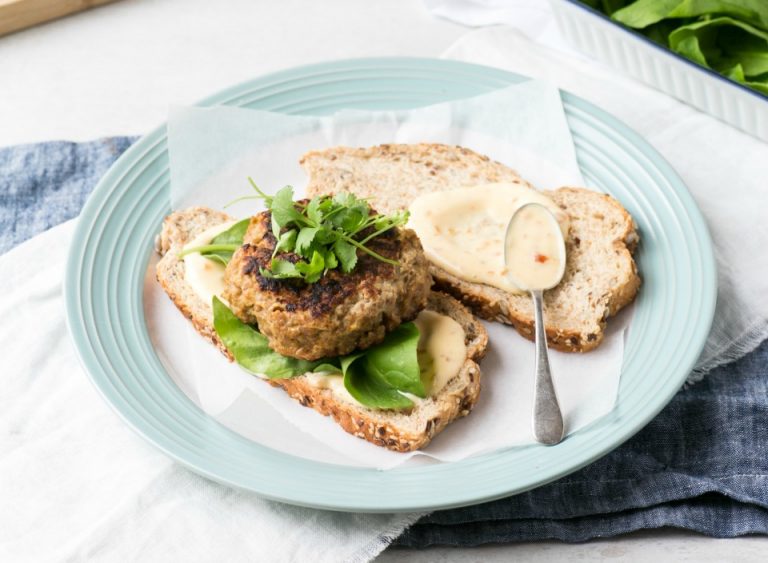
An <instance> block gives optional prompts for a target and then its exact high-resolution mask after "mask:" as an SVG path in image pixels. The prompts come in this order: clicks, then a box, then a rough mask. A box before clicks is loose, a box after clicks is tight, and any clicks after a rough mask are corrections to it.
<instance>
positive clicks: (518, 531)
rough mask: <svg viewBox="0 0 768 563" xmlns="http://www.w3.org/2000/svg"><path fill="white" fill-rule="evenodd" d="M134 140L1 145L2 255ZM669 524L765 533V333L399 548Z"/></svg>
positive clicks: (415, 529)
mask: <svg viewBox="0 0 768 563" xmlns="http://www.w3.org/2000/svg"><path fill="white" fill-rule="evenodd" d="M133 140H134V139H133V138H129V137H117V138H112V139H102V140H98V141H93V142H90V143H65V142H52V143H42V144H37V145H26V146H18V147H8V148H2V149H0V171H2V174H0V253H2V252H4V251H6V250H8V249H9V248H11V247H12V246H14V245H16V244H18V243H19V242H21V241H22V240H24V239H26V238H29V237H31V236H33V235H34V234H36V233H39V232H42V231H43V230H45V229H47V228H49V227H51V226H53V225H55V224H57V223H60V222H62V221H64V220H66V219H68V218H70V217H73V216H75V215H77V213H78V212H79V210H80V207H81V206H82V204H83V202H84V201H85V199H86V197H87V195H88V194H89V193H90V192H91V191H92V189H93V187H94V186H95V185H96V183H97V181H98V179H99V178H100V177H101V175H102V174H103V173H104V172H105V170H106V169H107V168H108V167H109V165H110V164H111V163H112V162H113V161H114V160H115V159H116V158H117V157H118V156H119V155H120V154H121V153H122V152H123V151H124V150H125V149H127V148H128V146H130V144H131V143H132V142H133ZM665 526H672V527H677V528H685V529H689V530H694V531H697V532H701V533H703V534H707V535H711V536H716V537H732V536H738V535H743V534H750V533H751V534H754V533H768V341H766V342H763V344H762V345H761V346H760V347H759V348H758V349H757V350H755V351H754V352H752V353H750V354H748V355H747V356H745V357H744V358H742V359H741V360H738V361H736V362H734V363H731V364H729V365H726V366H722V367H720V368H717V369H716V370H715V371H713V372H712V373H711V374H709V375H708V376H707V378H705V380H704V381H702V382H700V383H698V384H696V385H694V386H692V387H690V388H688V389H684V390H682V391H681V392H680V393H678V394H677V395H676V396H675V398H674V399H673V400H672V402H671V403H670V404H669V405H668V406H667V407H666V408H665V409H664V410H663V411H662V412H661V413H660V414H659V415H658V416H657V417H656V418H655V419H654V420H653V421H652V422H651V423H650V424H649V425H648V426H647V427H646V428H644V429H643V430H642V431H641V432H640V433H638V434H637V435H636V436H635V437H633V438H632V439H631V440H629V441H628V442H627V443H625V444H624V445H623V446H621V447H619V448H618V449H616V450H615V451H613V452H612V453H610V454H609V455H607V456H605V457H604V458H602V459H600V460H599V461H597V462H595V463H593V464H591V465H589V466H588V467H586V468H584V469H582V470H580V471H578V472H576V473H573V474H571V475H568V476H566V477H564V478H562V479H560V480H558V481H556V482H554V483H550V484H549V485H545V486H543V487H539V488H538V489H535V490H533V491H530V492H528V493H523V494H520V495H517V496H514V497H510V498H506V499H502V500H498V501H495V502H491V503H485V504H481V505H476V506H472V507H467V508H459V509H453V510H446V511H441V512H436V513H433V514H431V515H430V516H427V517H424V518H422V519H421V520H420V521H419V522H418V523H417V524H415V525H413V526H412V527H411V528H410V529H409V530H408V531H406V532H405V533H404V534H403V535H402V536H400V537H399V538H398V539H397V540H396V542H395V545H400V546H407V547H426V546H430V545H460V546H472V545H479V544H483V543H489V542H515V541H526V540H537V539H545V538H557V539H560V540H564V541H573V542H575V541H584V540H588V539H591V538H598V537H608V536H614V535H617V534H622V533H626V532H631V531H634V530H639V529H646V528H659V527H665Z"/></svg>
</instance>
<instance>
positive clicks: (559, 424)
mask: <svg viewBox="0 0 768 563" xmlns="http://www.w3.org/2000/svg"><path fill="white" fill-rule="evenodd" d="M504 260H505V264H506V270H507V275H508V276H509V277H510V279H511V280H512V281H513V282H514V284H515V285H516V286H518V287H519V288H521V289H525V290H528V291H530V293H531V297H532V298H533V310H534V317H535V323H536V364H535V371H536V383H535V387H534V395H533V435H534V437H535V438H536V440H537V441H538V442H540V443H542V444H546V445H548V446H549V445H554V444H557V443H559V442H561V441H562V439H563V434H564V430H563V415H562V412H561V411H560V404H559V403H558V401H557V394H556V393H555V386H554V384H553V383H552V374H551V373H550V369H549V354H548V351H547V334H546V331H545V329H544V312H543V301H544V291H545V290H547V289H551V288H553V287H555V286H556V285H557V284H559V283H560V280H561V279H562V278H563V274H564V273H565V241H564V240H563V235H562V232H561V231H560V226H559V225H558V222H557V219H555V217H554V215H552V213H551V212H550V211H549V210H548V209H547V208H546V207H544V206H542V205H539V204H537V203H529V204H527V205H524V206H522V207H521V208H520V209H518V210H517V211H516V212H515V214H514V215H513V216H512V219H511V220H510V221H509V225H508V226H507V233H506V237H505V239H504Z"/></svg>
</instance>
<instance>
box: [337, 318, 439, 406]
mask: <svg viewBox="0 0 768 563" xmlns="http://www.w3.org/2000/svg"><path fill="white" fill-rule="evenodd" d="M418 343H419V329H418V328H416V325H415V324H413V323H405V324H402V325H400V326H399V327H398V328H396V329H395V330H393V331H392V332H390V333H389V334H388V335H387V336H386V338H385V339H384V341H383V342H381V344H377V345H376V346H372V347H371V348H368V349H367V350H365V351H363V352H358V353H356V354H352V355H349V356H345V357H343V358H341V371H342V373H343V374H344V387H346V389H347V391H349V393H350V395H352V396H353V397H354V398H355V399H357V400H358V401H359V402H360V403H362V404H364V405H365V406H368V407H373V408H380V409H394V408H406V407H410V406H412V405H413V401H411V400H410V399H408V397H405V396H404V395H402V393H401V391H402V392H405V393H412V394H414V395H416V396H418V397H425V396H426V391H425V389H424V385H423V383H422V382H421V372H420V370H419V362H418V356H417V346H418Z"/></svg>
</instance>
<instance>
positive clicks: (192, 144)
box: [145, 81, 631, 469]
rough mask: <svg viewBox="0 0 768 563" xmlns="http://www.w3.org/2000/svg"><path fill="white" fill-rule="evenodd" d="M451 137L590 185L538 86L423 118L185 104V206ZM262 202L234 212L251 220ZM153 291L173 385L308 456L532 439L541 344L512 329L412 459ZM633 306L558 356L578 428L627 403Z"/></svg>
mask: <svg viewBox="0 0 768 563" xmlns="http://www.w3.org/2000/svg"><path fill="white" fill-rule="evenodd" d="M392 142H402V143H416V142H440V143H449V144H458V145H462V146H466V147H468V148H471V149H473V150H475V151H478V152H480V153H483V154H487V155H488V156H490V157H491V158H493V159H495V160H499V161H501V162H503V163H505V164H507V165H509V166H511V167H512V168H514V169H516V170H517V171H518V172H519V173H520V174H521V175H522V176H523V177H524V178H526V179H528V180H529V181H531V182H533V183H534V184H535V185H536V186H537V187H538V188H541V189H554V188H557V187H559V186H562V185H583V180H582V178H581V174H580V172H579V169H578V165H577V163H576V158H575V153H574V149H573V142H572V140H571V136H570V131H569V130H568V126H567V123H566V120H565V116H564V113H563V109H562V104H561V101H560V96H559V92H558V91H557V89H555V88H554V87H551V86H549V85H547V84H545V83H541V82H535V81H531V82H526V83H523V84H519V85H515V86H511V87H508V88H504V89H501V90H496V91H494V92H492V93H489V94H485V95H482V96H478V97H475V98H469V99H464V100H458V101H454V102H450V103H443V104H438V105H434V106H429V107H425V108H420V109H416V110H411V111H398V112H363V111H343V112H340V113H337V114H335V115H333V116H329V117H299V116H286V115H282V114H273V113H268V112H262V111H256V110H248V109H239V108H230V107H213V108H177V109H175V110H173V112H172V114H171V118H170V120H169V124H168V146H169V153H170V159H171V183H172V196H171V197H172V206H173V208H174V209H182V208H184V207H187V206H190V205H207V206H210V207H213V208H218V209H221V208H223V206H224V205H225V204H227V203H228V202H230V201H232V200H233V199H235V198H237V197H238V196H241V195H244V194H247V193H249V189H250V188H249V187H248V184H247V181H246V178H247V177H248V176H251V177H253V178H254V180H255V181H256V182H257V183H258V184H259V185H260V186H261V187H262V188H263V189H265V190H267V191H272V192H274V191H276V190H277V189H279V188H280V187H282V186H284V185H285V184H291V185H293V186H294V187H295V188H296V193H297V195H299V196H301V195H302V194H303V189H304V186H305V184H306V177H305V175H304V173H303V171H302V170H301V168H300V167H299V165H298V160H299V158H300V157H301V155H302V154H304V153H305V152H306V151H308V150H311V149H322V148H325V147H331V146H336V145H349V146H370V145H373V144H378V143H392ZM259 209H260V207H259V206H258V205H257V204H256V203H255V202H253V201H247V202H242V203H239V204H236V205H235V206H232V207H231V208H230V209H228V211H229V212H230V213H231V214H232V215H234V216H237V217H245V216H247V215H250V214H253V213H254V212H256V211H258V210H259ZM155 263H156V259H153V261H152V263H151V264H150V267H149V270H148V272H147V281H146V284H145V313H146V318H147V322H148V326H149V332H150V336H151V338H152V340H153V343H154V345H155V348H156V350H157V351H158V354H159V356H160V358H161V361H162V362H163V363H164V365H165V366H166V368H167V369H168V371H169V373H170V374H171V377H173V379H174V381H176V383H177V384H178V385H179V386H180V387H181V389H182V390H183V391H184V392H185V393H186V394H187V395H188V396H189V397H190V398H191V399H192V400H194V401H195V402H196V403H197V404H198V405H200V406H201V408H203V409H204V410H205V411H206V412H207V413H209V414H210V415H212V416H214V417H216V418H217V419H218V420H219V421H220V422H222V423H223V424H225V425H226V426H228V427H230V428H232V429H233V430H235V431H237V432H239V433H241V434H243V435H244V436H246V437H248V438H250V439H252V440H255V441H258V442H259V443H262V444H264V445H266V446H269V447H272V448H274V449H277V450H280V451H284V452H287V453H291V454H294V455H297V456H301V457H306V458H310V459H315V460H318V461H325V462H329V463H339V464H348V465H358V466H367V467H377V468H381V469H388V468H392V467H395V466H398V465H400V464H402V463H404V462H406V461H407V462H408V464H409V465H411V464H416V463H435V462H440V461H454V460H459V459H463V458H465V457H468V456H471V455H476V454H479V453H483V452H489V451H493V450H497V449H501V448H506V447H513V446H519V445H524V444H530V443H533V435H532V430H531V417H532V408H533V400H532V399H533V363H534V349H533V344H532V343H530V342H529V341H527V340H525V339H523V338H522V337H521V336H519V335H518V334H517V332H516V331H514V330H513V329H511V328H510V327H507V326H503V325H501V324H499V323H485V325H486V328H487V329H488V333H489V337H490V347H489V350H488V354H487V356H486V358H485V359H484V360H483V362H482V364H481V370H482V374H483V376H482V377H483V379H482V392H481V395H480V399H479V401H478V403H477V405H476V407H475V409H474V410H473V412H472V414H471V415H470V416H468V417H466V418H464V419H462V420H459V421H457V422H455V423H453V424H451V425H450V426H449V427H448V428H447V429H446V430H445V431H443V433H441V434H440V435H438V436H437V437H436V438H435V439H434V440H433V442H432V443H431V444H430V445H429V446H428V447H427V448H426V449H424V450H422V451H421V452H418V453H416V454H399V453H394V452H390V451H388V450H385V449H384V448H380V447H377V446H374V445H372V444H369V443H368V442H365V441H363V440H360V439H357V438H354V437H352V436H350V435H348V434H347V433H345V432H344V431H343V430H341V428H340V427H339V426H337V425H336V424H335V423H334V422H333V421H332V420H330V419H329V418H327V417H323V416H321V415H319V414H318V413H316V412H315V411H313V410H311V409H308V408H305V407H302V406H301V405H299V404H298V403H297V402H296V401H294V400H292V399H291V398H290V397H288V395H287V394H286V393H285V392H284V391H282V390H281V389H275V388H272V387H271V386H269V385H267V384H266V383H264V382H263V381H261V380H260V379H258V378H256V377H254V376H253V375H250V374H248V373H246V372H244V371H242V370H241V369H239V368H238V367H237V366H236V365H234V364H230V363H228V362H227V361H225V360H224V359H223V358H222V356H221V354H220V353H219V352H218V351H217V350H216V349H215V348H214V347H212V346H210V345H208V344H206V343H205V342H204V341H203V340H202V339H201V337H200V336H199V335H197V333H196V332H195V331H194V329H193V328H192V326H191V325H190V323H189V322H188V321H187V320H186V319H185V318H184V317H183V316H182V315H180V314H179V313H178V311H176V309H175V307H174V306H173V304H172V303H171V302H170V300H169V299H168V298H167V297H166V296H165V294H164V293H163V292H162V290H161V289H160V288H159V286H158V284H157V283H156V282H155V281H154V274H153V269H154V264H155ZM630 317H631V312H627V313H625V314H623V315H620V316H619V317H618V318H616V319H614V320H613V321H612V322H611V323H610V324H609V331H608V334H607V336H606V338H605V341H604V342H603V344H602V345H601V346H600V347H599V348H598V349H597V350H596V351H594V352H591V353H589V354H584V355H580V354H564V353H558V352H551V363H552V368H553V376H554V379H555V386H556V389H557V393H558V397H559V399H560V403H561V406H562V409H563V412H564V415H565V423H566V430H567V432H568V433H570V432H573V431H575V430H578V429H579V428H581V427H583V426H585V425H587V424H589V423H591V422H593V421H594V420H596V419H598V418H600V417H601V416H603V415H605V414H607V413H608V412H610V411H611V409H612V408H613V405H614V403H615V400H616V394H617V390H618V384H619V379H620V373H621V365H622V360H623V350H624V337H625V334H626V329H627V327H628V326H629V321H630Z"/></svg>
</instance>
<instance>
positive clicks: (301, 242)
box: [296, 227, 318, 257]
mask: <svg viewBox="0 0 768 563" xmlns="http://www.w3.org/2000/svg"><path fill="white" fill-rule="evenodd" d="M317 231H318V228H317V227H304V228H303V229H301V231H299V236H298V237H297V238H296V254H299V255H300V256H305V257H306V256H307V252H309V250H310V247H311V246H312V241H313V240H315V235H317Z"/></svg>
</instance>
